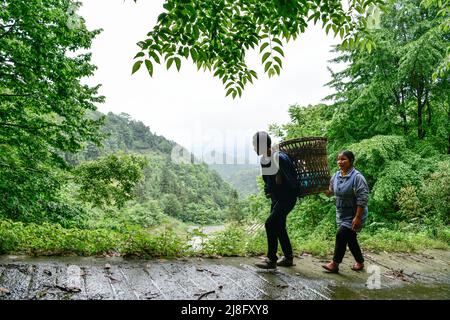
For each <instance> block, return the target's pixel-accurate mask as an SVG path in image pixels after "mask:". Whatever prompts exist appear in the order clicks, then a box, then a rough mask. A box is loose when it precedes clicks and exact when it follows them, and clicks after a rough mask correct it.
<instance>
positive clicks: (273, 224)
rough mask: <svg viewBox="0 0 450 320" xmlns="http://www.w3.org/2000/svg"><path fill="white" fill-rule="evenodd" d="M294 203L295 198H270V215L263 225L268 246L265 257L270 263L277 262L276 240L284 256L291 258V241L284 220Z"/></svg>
mask: <svg viewBox="0 0 450 320" xmlns="http://www.w3.org/2000/svg"><path fill="white" fill-rule="evenodd" d="M296 202H297V197H292V198H288V199H276V198H272V205H271V208H270V215H269V217H268V218H267V220H266V224H265V227H266V234H267V244H268V253H267V257H268V258H269V259H270V260H272V261H277V259H278V257H277V249H278V240H279V241H280V245H281V249H282V250H283V253H284V256H285V257H286V258H289V259H291V258H292V257H293V254H292V246H291V241H290V240H289V236H288V233H287V230H286V218H287V215H288V214H289V212H291V211H292V209H293V208H294V206H295V203H296Z"/></svg>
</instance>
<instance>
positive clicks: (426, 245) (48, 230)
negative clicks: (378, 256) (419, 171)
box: [0, 220, 450, 258]
mask: <svg viewBox="0 0 450 320" xmlns="http://www.w3.org/2000/svg"><path fill="white" fill-rule="evenodd" d="M190 236H192V235H190V234H188V233H183V232H180V229H173V228H170V227H168V228H158V229H153V230H148V229H143V228H139V227H128V228H126V229H125V230H122V231H121V232H118V231H114V230H108V229H94V230H83V229H77V228H69V229H66V228H62V227H61V226H60V225H58V224H49V223H44V224H41V225H37V224H34V223H30V224H24V223H21V222H13V221H10V220H0V254H5V253H23V254H28V255H35V256H45V255H47V256H48V255H80V256H91V255H104V254H118V255H122V256H140V257H148V258H150V257H181V256H193V255H206V256H254V255H262V254H264V253H265V252H266V235H265V231H264V230H259V231H258V232H257V233H256V234H254V235H248V234H247V233H246V232H245V230H244V228H243V227H242V226H238V225H235V224H230V225H228V227H227V228H226V229H225V230H223V231H220V232H217V233H214V234H212V235H210V236H208V237H206V236H205V239H204V240H205V241H204V245H203V247H202V249H201V250H200V251H193V250H191V249H190V248H189V245H188V241H189V239H190ZM359 239H360V243H361V247H362V249H363V250H369V251H375V252H376V251H389V252H417V251H421V250H424V249H432V248H433V249H443V250H449V249H450V228H448V227H443V228H442V230H440V231H439V233H438V235H437V236H434V237H432V236H430V234H427V233H426V232H425V231H423V232H401V231H394V230H386V229H382V230H379V232H377V233H373V234H369V233H365V232H362V233H361V234H360V236H359ZM291 241H292V245H293V248H294V251H295V252H296V253H297V254H301V253H304V252H305V253H310V254H313V255H315V256H327V255H330V254H331V253H332V250H333V248H334V239H333V238H332V237H329V236H328V237H327V236H323V235H314V237H313V236H309V237H306V238H305V237H299V236H296V235H295V234H294V235H293V236H291Z"/></svg>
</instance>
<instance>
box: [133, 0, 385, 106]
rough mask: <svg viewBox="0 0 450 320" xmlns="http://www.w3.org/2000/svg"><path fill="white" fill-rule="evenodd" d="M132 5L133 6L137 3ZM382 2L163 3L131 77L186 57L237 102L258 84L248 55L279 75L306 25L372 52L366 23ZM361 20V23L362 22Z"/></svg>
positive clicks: (245, 0)
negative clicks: (287, 48)
mask: <svg viewBox="0 0 450 320" xmlns="http://www.w3.org/2000/svg"><path fill="white" fill-rule="evenodd" d="M135 1H136V0H135ZM382 3H383V1H382V0H349V1H348V2H347V3H345V4H344V2H342V1H340V0H214V1H210V0H203V1H198V0H167V1H166V2H165V4H164V5H163V7H164V9H165V11H164V12H162V13H161V14H160V15H159V17H158V22H157V24H156V26H155V27H154V28H153V30H151V31H150V32H149V33H148V34H147V38H146V39H145V40H143V41H141V42H139V43H138V45H139V46H140V48H141V51H140V52H139V53H138V54H137V55H136V57H135V59H136V62H135V64H134V66H133V70H132V72H133V73H134V72H136V71H137V70H138V69H139V68H140V67H141V65H142V64H145V66H146V67H147V70H148V72H149V74H150V76H152V75H153V64H154V63H158V64H159V63H161V60H162V59H163V60H164V62H165V64H166V66H167V69H169V68H170V67H171V66H172V65H175V66H176V68H177V69H178V70H179V69H180V67H181V59H182V58H186V59H188V58H189V57H190V58H191V59H192V61H193V62H194V63H195V64H196V65H197V67H198V68H199V69H200V68H201V67H203V68H205V69H209V70H212V71H213V72H214V76H217V77H219V78H220V79H221V80H222V82H223V84H224V86H225V89H226V90H227V93H226V95H229V94H231V95H232V96H233V98H234V97H236V95H239V96H241V95H242V90H243V89H244V87H245V85H246V84H247V82H253V79H254V78H257V74H256V72H255V71H254V70H252V69H251V68H249V66H247V63H246V61H245V55H246V53H247V51H248V50H250V49H255V48H259V51H260V54H261V55H262V56H261V62H262V64H263V65H264V71H265V72H266V73H267V74H268V76H269V77H271V76H274V75H276V74H280V72H281V68H282V58H283V56H284V53H283V49H282V48H283V45H284V43H286V42H289V41H290V40H291V39H293V40H295V39H296V38H297V36H298V35H299V34H301V33H303V32H304V31H305V29H306V28H307V26H308V21H309V20H313V21H314V23H316V22H317V21H321V22H322V26H323V28H324V29H325V31H326V32H327V33H328V32H329V31H330V29H331V30H333V32H334V34H335V35H339V36H340V37H341V39H343V44H344V45H349V46H354V45H359V46H361V47H367V49H368V50H369V51H370V50H371V47H372V45H371V42H370V38H369V37H367V35H368V34H367V33H364V32H358V31H361V30H365V29H366V27H367V22H366V18H367V17H369V16H371V15H372V14H373V8H374V5H379V4H382ZM361 18H362V19H361Z"/></svg>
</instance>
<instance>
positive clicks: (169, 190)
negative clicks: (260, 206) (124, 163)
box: [66, 113, 232, 226]
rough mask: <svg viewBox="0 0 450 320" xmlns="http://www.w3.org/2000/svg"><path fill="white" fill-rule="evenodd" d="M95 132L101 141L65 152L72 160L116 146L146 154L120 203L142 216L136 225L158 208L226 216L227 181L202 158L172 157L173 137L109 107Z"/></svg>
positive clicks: (206, 217) (205, 219)
mask: <svg viewBox="0 0 450 320" xmlns="http://www.w3.org/2000/svg"><path fill="white" fill-rule="evenodd" d="M95 116H96V117H97V118H99V117H100V116H101V115H100V114H99V113H96V115H95ZM100 132H101V133H102V134H104V137H105V138H104V140H103V141H102V144H101V145H100V146H96V145H95V144H93V143H90V144H89V145H88V147H87V148H86V149H85V150H84V151H83V152H80V153H78V154H75V155H66V157H67V158H68V159H70V161H71V162H72V163H74V164H75V165H76V164H79V163H83V162H84V161H92V160H96V159H98V158H99V157H104V156H106V155H108V154H115V153H117V152H119V153H120V152H123V153H127V154H139V155H141V156H143V157H144V158H145V159H146V160H147V165H146V166H145V168H144V169H143V180H142V181H141V182H140V183H139V184H138V185H137V186H136V189H135V190H134V192H135V193H136V199H135V200H134V201H132V202H128V203H127V204H126V208H125V211H126V212H128V213H129V214H130V215H131V216H132V215H133V214H134V213H135V212H136V214H138V215H141V216H142V217H141V218H140V219H141V220H142V221H146V223H142V224H141V225H144V226H149V225H157V224H158V223H159V222H161V221H160V220H161V219H157V218H156V219H155V220H154V221H152V217H161V214H165V215H168V216H171V217H174V218H177V219H180V220H182V221H185V222H194V223H201V224H205V223H223V222H224V221H225V220H227V219H228V212H227V208H228V205H229V201H230V197H231V195H232V189H231V187H230V186H229V185H228V184H227V183H225V182H224V181H223V180H222V179H221V177H220V176H219V175H218V174H217V173H216V172H215V171H213V170H211V169H209V168H208V166H207V165H206V164H177V163H175V162H174V161H172V159H171V152H172V148H173V147H174V146H175V145H176V143H175V142H173V141H169V140H167V139H166V138H164V137H163V136H158V135H156V134H154V133H152V132H151V131H150V128H149V127H147V126H145V125H144V124H143V123H142V122H141V121H137V120H133V119H131V117H130V116H129V115H127V114H120V115H115V114H113V113H108V114H107V115H106V116H105V118H104V126H103V127H102V128H101V129H100ZM120 214H121V213H118V215H120ZM146 216H147V218H146Z"/></svg>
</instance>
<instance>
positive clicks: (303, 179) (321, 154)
mask: <svg viewBox="0 0 450 320" xmlns="http://www.w3.org/2000/svg"><path fill="white" fill-rule="evenodd" d="M278 148H279V150H281V151H283V152H285V153H287V154H288V155H289V156H290V157H291V159H292V160H293V162H294V165H295V170H296V172H297V182H298V183H299V184H300V194H299V196H305V195H310V194H317V193H321V192H323V191H325V190H327V189H328V186H329V184H330V170H329V168H328V161H327V139H326V138H323V137H305V138H297V139H291V140H286V141H283V142H280V144H279V145H278Z"/></svg>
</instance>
